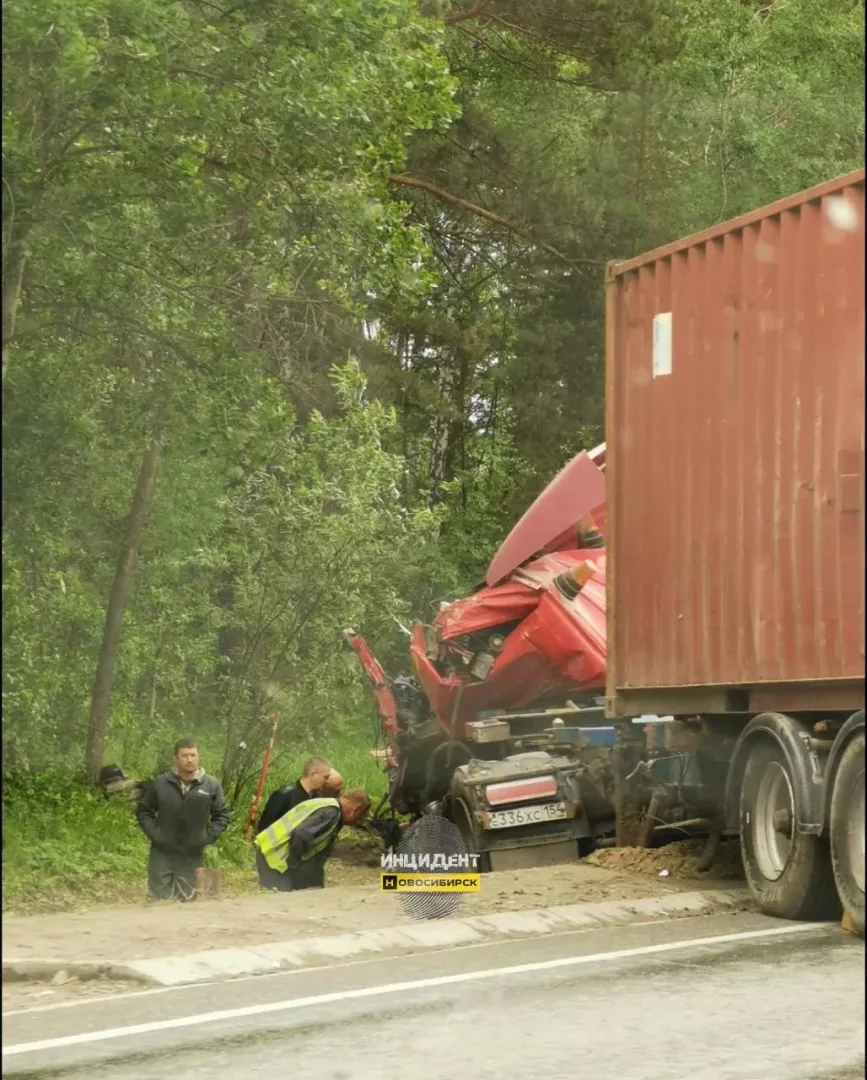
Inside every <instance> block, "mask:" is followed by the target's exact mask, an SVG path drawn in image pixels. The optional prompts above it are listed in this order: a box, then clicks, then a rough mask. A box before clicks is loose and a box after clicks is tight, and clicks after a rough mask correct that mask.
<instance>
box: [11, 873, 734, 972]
mask: <svg viewBox="0 0 867 1080" xmlns="http://www.w3.org/2000/svg"><path fill="white" fill-rule="evenodd" d="M750 906H751V904H750V900H749V894H748V892H747V890H746V889H743V888H738V889H718V890H717V889H714V890H708V891H706V892H688V893H672V895H671V896H665V897H648V898H645V899H636V900H616V901H608V902H605V903H601V904H573V905H569V906H566V907H549V908H535V909H531V910H529V911H504V912H499V913H498V914H495V915H475V916H471V917H470V918H466V919H448V920H442V921H439V920H436V921H430V922H419V923H417V924H415V925H405V926H400V927H388V928H384V929H381V930H361V931H358V932H357V933H354V934H340V935H337V936H334V937H320V938H296V939H294V940H291V941H281V942H274V943H271V944H268V945H258V946H255V947H250V948H245V949H211V950H207V951H205V952H199V953H192V954H189V955H186V956H165V957H160V958H158V959H153V960H134V961H130V962H126V963H120V964H111V963H105V962H95V961H94V962H84V963H82V962H79V963H70V962H68V961H64V960H5V959H4V960H3V979H4V981H8V980H22V979H32V980H51V979H55V980H57V979H58V976H61V979H60V980H58V981H67V979H69V978H78V979H95V978H109V979H128V980H133V981H135V982H140V983H145V984H147V985H149V986H183V985H188V984H194V983H202V982H211V981H213V980H215V979H231V978H237V977H239V976H242V975H266V974H269V973H271V972H275V971H291V970H292V969H293V968H302V967H314V966H318V965H322V964H323V962H328V961H335V960H346V959H353V958H358V957H365V956H370V955H375V954H378V955H381V956H387V955H395V954H400V953H411V952H416V951H418V950H420V949H441V948H449V947H454V946H457V945H475V944H480V943H481V942H483V941H487V940H490V939H494V938H500V939H504V938H509V937H531V936H534V935H544V934H553V933H563V932H568V931H570V930H594V929H600V928H603V927H607V926H625V925H628V924H629V923H634V922H641V921H643V920H645V919H647V920H653V919H660V920H662V919H683V918H689V917H691V916H693V917H694V916H696V915H708V914H714V913H716V912H724V911H729V912H730V911H733V910H734V911H737V910H747V909H749V908H750ZM63 973H65V974H63Z"/></svg>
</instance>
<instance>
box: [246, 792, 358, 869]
mask: <svg viewBox="0 0 867 1080" xmlns="http://www.w3.org/2000/svg"><path fill="white" fill-rule="evenodd" d="M369 810H370V799H369V798H368V797H367V795H366V794H365V792H363V791H362V790H361V789H360V788H350V790H349V791H347V792H346V794H345V795H341V796H340V798H337V799H336V798H334V797H333V796H331V797H327V796H326V797H322V798H312V799H308V800H305V801H304V802H301V803H299V804H298V805H297V806H294V807H293V808H292V809H291V810H289V811H288V812H287V813H286V814H284V815H283V816H282V817H281V818H279V819H278V820H277V821H275V822H274V823H273V825H270V826H269V827H268V828H267V829H265V830H263V831H262V832H260V833H259V834H258V836H257V837H256V839H255V841H254V843H255V845H256V849H257V854H259V855H261V856H262V858H263V859H264V860H265V862H266V863H267V865H268V866H269V868H270V869H271V870H273V871H274V872H276V873H278V874H280V875H281V876H283V877H284V878H285V880H286V885H284V886H283V888H284V890H287V889H288V891H294V890H296V889H317V888H318V889H321V888H322V887H323V886H324V884H325V863H326V862H327V861H328V857H329V856H330V855H331V852H332V850H333V848H334V842H335V840H336V839H337V835H338V833H339V832H340V830H341V828H342V827H343V826H344V825H355V824H357V823H358V822H360V821H361V820H362V819H363V818H364V816H365V815H366V814H367V813H368V812H369Z"/></svg>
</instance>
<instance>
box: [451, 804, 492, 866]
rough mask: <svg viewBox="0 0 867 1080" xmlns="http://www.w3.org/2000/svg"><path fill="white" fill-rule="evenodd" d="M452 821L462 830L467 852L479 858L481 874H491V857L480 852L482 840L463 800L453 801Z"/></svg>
mask: <svg viewBox="0 0 867 1080" xmlns="http://www.w3.org/2000/svg"><path fill="white" fill-rule="evenodd" d="M452 821H453V822H454V823H455V825H457V827H458V829H459V830H460V834H461V836H462V837H463V840H464V843H465V844H466V845H467V851H468V852H469V853H470V854H471V855H478V856H479V873H480V874H487V873H489V872H490V869H491V856H490V854H489V853H488V852H487V851H481V850H480V848H481V845H482V838H481V835H480V833H479V830H478V828H477V827H476V825H475V823H474V822H473V819H472V818H471V817H470V812H469V810H468V809H467V804H466V803H465V802H464V801H463V799H454V800H453V801H452Z"/></svg>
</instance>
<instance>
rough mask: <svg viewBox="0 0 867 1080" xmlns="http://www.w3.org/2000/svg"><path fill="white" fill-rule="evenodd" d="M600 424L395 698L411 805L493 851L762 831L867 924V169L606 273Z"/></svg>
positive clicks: (817, 901) (441, 626)
mask: <svg viewBox="0 0 867 1080" xmlns="http://www.w3.org/2000/svg"><path fill="white" fill-rule="evenodd" d="M605 289H606V343H605V346H606V417H605V426H606V442H605V444H604V445H603V446H600V447H597V448H596V449H595V450H594V451H592V452H591V453H589V454H584V453H582V454H579V455H578V456H577V457H576V458H575V459H574V460H573V461H572V462H570V463H569V464H568V465H567V466H566V468H565V469H564V470H563V471H562V472H561V473H560V474H559V475H558V477H557V478H556V479H555V480H554V481H553V482H552V483H551V484H550V485H549V487H548V488H547V489H546V490H545V491H544V492H543V493H542V494H541V495H540V496H539V498H538V499H537V500H536V502H535V503H534V504H533V506H532V507H531V508H530V509H529V510H528V511H527V513H526V514H525V515H524V517H523V518H522V519H521V521H520V522H519V523H518V525H517V526H516V527H515V529H514V530H513V531H512V532H511V533H510V534H509V536H508V537H507V538H506V540H505V541H504V543H503V545H502V546H501V548H500V550H499V551H498V552H497V554H496V556H495V557H494V559H493V561H492V563H491V565H490V567H489V569H488V573H487V576H486V580H485V582H483V583H481V584H480V585H479V587H478V588H477V589H475V590H473V591H472V592H471V593H470V595H469V596H467V597H464V598H462V599H461V600H458V601H456V602H455V603H453V604H447V605H444V606H443V608H442V609H441V610H440V611H439V612H438V613H437V615H436V617H435V619H434V620H433V622H432V624H431V625H425V624H424V623H422V622H419V623H417V624H416V625H415V626H414V627H413V629H412V631H411V640H410V656H411V659H412V664H413V669H414V670H413V673H412V675H411V676H409V677H404V678H398V679H395V680H390V679H388V677H387V676H386V675H385V673H384V672H383V671H382V669H381V667H379V665H378V663H377V662H376V660H375V658H374V657H373V656H372V654H371V653H370V651H369V650H368V649H367V646H366V645H365V643H364V642H363V639H361V638H360V637H358V636H357V635H355V634H354V632H353V631H347V635H346V636H347V640H349V642H350V644H352V645H353V647H354V648H355V650H356V653H357V654H358V656H359V659H360V660H361V662H362V665H363V666H364V668H365V670H366V671H367V674H368V676H369V678H370V679H371V682H372V684H373V686H374V690H375V693H376V695H377V698H378V700H379V705H380V714H381V716H382V719H383V728H384V730H385V731H386V734H387V735H388V749H387V762H386V767H387V769H388V772H389V778H390V798H391V804H392V806H393V807H395V808H396V809H398V810H399V811H401V812H404V813H409V814H411V815H413V816H420V815H423V814H426V813H437V814H444V815H446V816H448V817H450V818H451V819H452V820H454V821H455V822H456V824H458V826H459V827H460V828H461V830H462V832H463V834H464V836H465V839H466V842H467V845H468V847H469V848H470V849H471V850H474V851H477V852H479V853H481V854H482V856H483V861H482V865H483V867H486V868H493V869H497V868H499V867H501V866H508V865H514V863H515V860H516V859H517V861H518V862H519V863H520V862H524V863H526V862H528V861H529V862H541V861H546V860H547V858H550V857H572V858H575V857H577V856H578V855H580V854H582V853H583V852H585V851H587V850H589V848H591V847H593V846H594V845H598V844H609V845H610V844H616V845H629V846H632V845H639V846H648V845H651V844H656V843H661V842H664V841H665V840H667V839H671V838H673V837H674V836H681V837H682V836H684V835H695V836H703V837H704V838H705V845H706V846H705V852H704V855H703V857H702V863H703V865H708V864H709V863H710V862H711V861H712V859H713V858H714V855H715V852H716V850H717V849H718V846H719V843H720V841H721V840H722V839H723V838H726V837H737V838H739V842H740V846H741V851H742V859H743V864H744V871H745V876H746V880H747V883H748V886H749V888H750V891H751V893H752V895H753V897H754V899H755V901H756V903H757V905H758V906H759V907H760V908H761V910H763V911H765V912H766V913H768V914H771V915H776V916H779V917H784V918H791V919H802V918H803V919H806V918H823V917H826V916H833V915H836V914H838V913H839V912H840V910H841V909H843V910H845V912H846V913H847V915H848V917H849V919H850V920H851V923H852V926H853V928H854V929H855V930H856V932H858V933H861V934H863V930H864V738H865V735H864V556H865V551H864V170H863V169H862V170H858V171H856V172H854V173H851V174H849V175H847V176H844V177H840V178H838V179H836V180H832V181H829V182H827V183H825V184H822V185H819V186H818V187H815V188H812V189H809V190H807V191H804V192H801V193H799V194H797V195H794V196H791V197H789V198H785V199H782V200H780V201H778V202H776V203H773V204H771V205H770V206H767V207H764V208H761V209H759V210H756V211H754V212H752V213H750V214H746V215H744V216H743V217H740V218H737V219H735V220H733V221H730V222H727V223H724V224H722V225H719V226H716V227H714V228H712V229H709V230H707V231H705V232H702V233H699V234H697V235H693V236H690V237H687V238H685V239H683V240H680V241H677V242H675V243H673V244H670V245H667V246H666V247H663V248H661V249H658V250H656V251H653V252H650V253H648V254H646V255H643V256H639V257H637V258H634V259H630V260H627V261H615V262H612V263H611V264H609V266H608V268H607V271H606V283H605Z"/></svg>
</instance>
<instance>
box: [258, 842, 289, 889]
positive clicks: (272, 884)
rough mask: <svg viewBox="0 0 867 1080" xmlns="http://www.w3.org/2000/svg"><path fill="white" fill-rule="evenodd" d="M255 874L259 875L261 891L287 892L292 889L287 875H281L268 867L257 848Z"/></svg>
mask: <svg viewBox="0 0 867 1080" xmlns="http://www.w3.org/2000/svg"><path fill="white" fill-rule="evenodd" d="M256 873H257V874H258V875H259V886H260V888H262V889H270V890H271V892H289V891H290V890H291V888H292V883H291V882H290V880H289V876H288V874H281V873H280V872H279V871H278V870H275V869H274V868H273V867H271V866H269V865H268V863H267V862H266V861H265V856H264V855H263V854H262V852H261V851H259V850H258V848H257V849H256Z"/></svg>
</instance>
